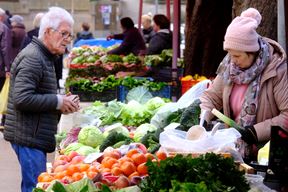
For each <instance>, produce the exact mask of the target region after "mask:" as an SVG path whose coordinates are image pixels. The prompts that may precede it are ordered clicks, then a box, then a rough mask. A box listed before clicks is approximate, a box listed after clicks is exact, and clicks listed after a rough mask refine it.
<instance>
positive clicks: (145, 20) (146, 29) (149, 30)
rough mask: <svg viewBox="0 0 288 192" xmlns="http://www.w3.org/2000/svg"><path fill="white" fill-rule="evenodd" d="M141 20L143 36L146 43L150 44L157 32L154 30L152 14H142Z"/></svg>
mask: <svg viewBox="0 0 288 192" xmlns="http://www.w3.org/2000/svg"><path fill="white" fill-rule="evenodd" d="M141 22H142V26H143V29H142V33H143V37H144V40H145V43H146V44H148V43H149V42H150V39H151V38H152V36H153V35H154V34H155V31H154V30H153V27H152V16H151V15H149V14H147V15H142V17H141Z"/></svg>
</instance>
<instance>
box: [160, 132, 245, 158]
mask: <svg viewBox="0 0 288 192" xmlns="http://www.w3.org/2000/svg"><path fill="white" fill-rule="evenodd" d="M207 133H208V134H207V135H208V136H207V137H204V138H201V139H198V140H187V139H186V134H187V132H185V131H180V130H176V129H174V130H173V129H168V130H165V131H163V132H162V133H161V134H160V144H161V147H162V148H163V149H164V150H166V151H167V152H189V153H206V152H215V153H220V152H226V151H227V148H229V149H230V150H231V149H234V150H236V144H235V143H236V141H237V139H238V138H240V137H241V134H240V133H239V132H238V131H237V130H236V129H234V128H229V129H221V130H218V131H216V133H215V135H214V136H211V135H210V132H207ZM224 150H225V151H224Z"/></svg>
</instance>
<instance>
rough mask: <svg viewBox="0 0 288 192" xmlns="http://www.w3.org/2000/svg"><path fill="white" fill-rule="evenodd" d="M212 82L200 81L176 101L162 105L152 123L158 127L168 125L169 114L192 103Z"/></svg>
mask: <svg viewBox="0 0 288 192" xmlns="http://www.w3.org/2000/svg"><path fill="white" fill-rule="evenodd" d="M210 83H211V81H210V80H203V81H200V82H199V83H197V84H196V85H194V86H193V87H192V88H191V89H189V90H188V91H187V92H186V93H185V94H184V95H182V97H180V99H179V100H178V101H177V102H176V103H167V104H165V105H164V106H162V107H160V108H159V110H158V111H157V112H156V114H155V115H154V116H153V117H152V118H151V121H150V123H151V124H153V125H155V126H156V127H157V128H162V127H165V126H167V124H166V119H167V118H168V117H169V115H171V114H172V113H173V112H175V111H177V110H178V109H183V108H186V107H188V106H189V105H191V104H192V103H193V102H194V101H195V100H196V99H198V98H199V97H200V96H201V94H202V93H203V92H204V91H205V90H206V89H207V87H208V85H209V84H210Z"/></svg>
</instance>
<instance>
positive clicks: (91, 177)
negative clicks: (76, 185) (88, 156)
mask: <svg viewBox="0 0 288 192" xmlns="http://www.w3.org/2000/svg"><path fill="white" fill-rule="evenodd" d="M97 174H98V172H95V171H88V172H87V177H88V178H89V179H93V178H94V177H95V176H96V175H97Z"/></svg>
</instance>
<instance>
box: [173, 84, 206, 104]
mask: <svg viewBox="0 0 288 192" xmlns="http://www.w3.org/2000/svg"><path fill="white" fill-rule="evenodd" d="M210 83H211V80H209V79H206V80H203V81H200V82H199V83H197V84H195V85H194V86H193V87H191V88H190V89H189V90H188V91H187V92H186V93H185V94H184V95H182V96H181V97H180V99H179V100H178V101H177V107H178V108H179V109H182V108H185V107H188V106H189V105H191V104H192V103H193V102H194V100H195V99H198V98H199V97H200V96H201V95H202V93H203V92H204V91H205V90H206V89H207V88H208V86H209V84H210Z"/></svg>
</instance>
